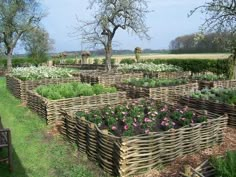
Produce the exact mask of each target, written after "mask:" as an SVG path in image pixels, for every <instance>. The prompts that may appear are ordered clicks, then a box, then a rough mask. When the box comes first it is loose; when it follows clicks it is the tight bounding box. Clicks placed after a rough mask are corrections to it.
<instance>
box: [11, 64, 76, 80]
mask: <svg viewBox="0 0 236 177" xmlns="http://www.w3.org/2000/svg"><path fill="white" fill-rule="evenodd" d="M72 72H73V70H70V69H64V68H57V67H46V66H40V67H35V66H31V67H18V68H14V69H13V70H12V73H11V74H12V76H15V77H17V78H19V79H21V80H39V79H44V78H66V77H72Z"/></svg>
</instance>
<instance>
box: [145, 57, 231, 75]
mask: <svg viewBox="0 0 236 177" xmlns="http://www.w3.org/2000/svg"><path fill="white" fill-rule="evenodd" d="M143 62H153V63H155V64H161V63H165V64H172V65H177V66H180V67H181V68H183V70H184V71H192V72H193V73H199V72H205V71H210V72H213V73H216V74H226V75H228V71H229V65H228V59H218V60H213V59H154V60H145V61H143Z"/></svg>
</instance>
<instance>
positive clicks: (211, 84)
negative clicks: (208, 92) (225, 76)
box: [198, 80, 236, 90]
mask: <svg viewBox="0 0 236 177" xmlns="http://www.w3.org/2000/svg"><path fill="white" fill-rule="evenodd" d="M198 84H199V90H202V89H204V88H208V89H211V88H219V87H221V88H235V87H236V80H221V81H200V80H199V81H198Z"/></svg>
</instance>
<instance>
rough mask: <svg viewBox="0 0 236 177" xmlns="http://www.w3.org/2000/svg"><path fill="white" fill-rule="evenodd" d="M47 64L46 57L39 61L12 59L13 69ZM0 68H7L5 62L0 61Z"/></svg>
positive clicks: (33, 59)
mask: <svg viewBox="0 0 236 177" xmlns="http://www.w3.org/2000/svg"><path fill="white" fill-rule="evenodd" d="M45 62H47V57H45V58H41V59H35V58H14V59H13V60H12V66H13V67H24V66H38V65H40V64H42V63H45ZM0 66H3V67H5V68H6V67H7V60H6V59H0Z"/></svg>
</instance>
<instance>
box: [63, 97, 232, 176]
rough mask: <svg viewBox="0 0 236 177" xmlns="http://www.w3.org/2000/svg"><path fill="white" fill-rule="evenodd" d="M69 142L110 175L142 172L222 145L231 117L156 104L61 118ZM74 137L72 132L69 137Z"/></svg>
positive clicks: (134, 104) (136, 104)
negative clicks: (75, 144) (70, 140)
mask: <svg viewBox="0 0 236 177" xmlns="http://www.w3.org/2000/svg"><path fill="white" fill-rule="evenodd" d="M63 117H64V124H63V127H64V129H65V130H66V132H67V133H68V134H67V137H71V136H72V137H71V139H73V140H74V142H76V143H77V144H78V148H79V150H80V151H82V152H86V154H87V155H88V157H89V158H90V159H92V160H96V161H97V162H98V163H99V165H100V166H101V167H102V168H103V169H104V170H105V171H106V172H108V173H110V174H112V175H120V176H130V175H134V174H139V173H143V172H144V171H145V170H147V169H150V168H154V167H156V166H158V165H160V164H165V163H168V162H171V161H173V160H175V159H176V158H177V157H179V156H182V155H185V154H189V153H193V152H198V151H199V150H202V149H205V148H208V147H211V146H213V145H214V144H219V143H220V142H222V138H223V130H224V129H225V127H226V124H227V120H228V117H227V116H219V115H216V114H213V113H206V112H204V111H197V110H193V109H189V108H188V107H186V106H185V107H183V106H182V107H181V106H180V107H179V106H169V105H167V104H159V103H157V102H155V101H145V100H141V101H137V100H136V101H131V102H129V103H126V104H123V105H118V106H114V107H112V106H111V107H105V108H103V109H99V110H98V109H94V110H90V111H86V112H83V111H78V112H74V113H72V112H68V113H66V112H65V113H64V114H63ZM71 132H73V133H72V134H71Z"/></svg>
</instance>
